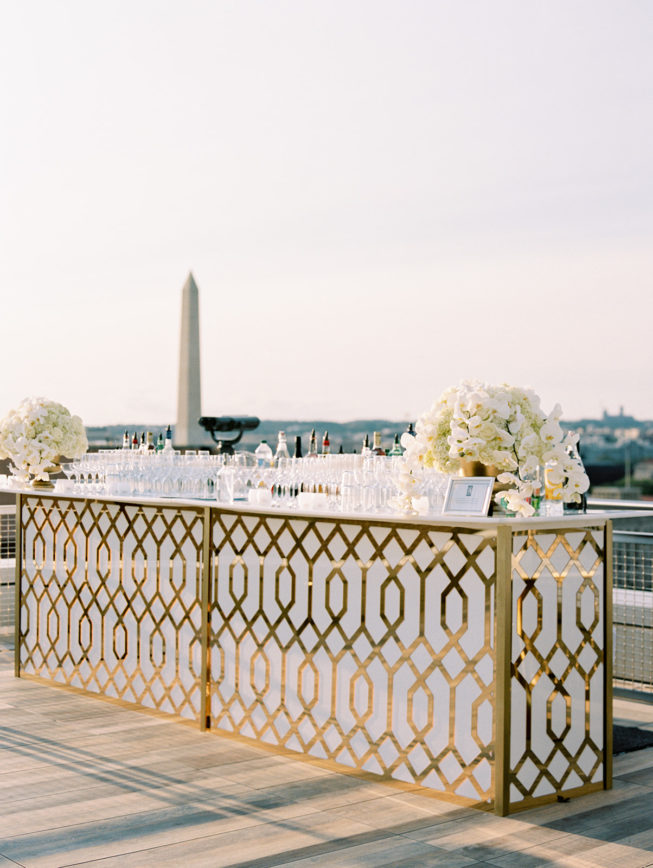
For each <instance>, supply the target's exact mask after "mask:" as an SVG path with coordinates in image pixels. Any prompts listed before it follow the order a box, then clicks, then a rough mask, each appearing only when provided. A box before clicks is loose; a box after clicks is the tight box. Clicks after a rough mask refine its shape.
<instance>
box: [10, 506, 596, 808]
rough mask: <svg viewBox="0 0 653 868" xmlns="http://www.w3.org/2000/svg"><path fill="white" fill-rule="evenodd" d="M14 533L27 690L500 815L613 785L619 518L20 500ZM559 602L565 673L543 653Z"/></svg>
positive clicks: (18, 659)
mask: <svg viewBox="0 0 653 868" xmlns="http://www.w3.org/2000/svg"><path fill="white" fill-rule="evenodd" d="M16 534H17V545H16V651H15V672H16V675H17V676H20V675H23V674H25V675H28V676H30V677H38V678H41V679H45V680H48V681H49V682H54V683H58V684H60V685H62V686H68V687H70V688H71V689H83V690H85V691H87V692H93V693H97V694H99V695H106V696H107V697H109V698H112V699H113V701H120V700H122V701H129V702H133V703H136V704H139V705H143V706H146V707H148V708H150V709H155V710H156V709H158V710H160V711H164V712H166V713H173V714H178V715H182V716H185V717H187V718H188V717H190V718H191V720H194V721H195V722H196V724H199V726H200V728H202V729H207V728H210V729H215V730H216V731H217V732H221V733H224V734H227V735H229V736H230V737H234V738H249V739H252V738H253V739H255V740H256V741H257V743H259V744H261V745H263V746H265V747H266V748H267V749H270V750H275V751H278V752H281V753H285V754H289V755H293V756H294V757H297V755H298V753H299V754H300V755H304V756H306V757H308V758H311V759H312V760H315V761H317V762H319V763H320V764H322V765H327V766H329V767H333V768H337V769H339V770H341V771H346V772H347V773H357V774H362V775H365V776H367V775H372V776H373V777H375V779H379V776H380V777H381V779H384V780H387V781H392V782H393V783H394V784H395V785H397V786H401V787H408V788H413V787H415V786H418V787H426V788H429V791H430V792H431V793H433V794H434V795H436V796H439V797H444V798H447V799H450V800H453V801H458V802H462V803H464V804H476V805H478V806H479V807H483V808H484V809H493V810H494V811H495V812H496V813H498V814H507V813H509V812H510V811H514V810H521V809H523V808H525V807H530V806H531V805H533V804H539V803H541V802H544V801H547V800H550V799H552V798H556V797H557V796H559V795H563V794H564V795H565V796H570V795H578V794H581V793H584V792H589V791H592V790H594V789H596V788H598V787H602V786H604V787H606V788H608V787H610V786H611V783H612V781H611V774H612V767H611V735H612V733H611V723H612V710H611V701H612V683H611V662H612V661H611V644H612V635H611V604H612V598H611V589H612V571H611V545H612V536H611V534H612V528H611V524H610V522H608V523H607V524H606V525H605V527H604V526H603V523H601V522H598V523H597V522H594V523H592V521H591V520H590V519H589V518H588V525H587V526H584V527H582V528H577V527H565V526H564V525H562V524H561V523H560V522H558V523H557V524H555V523H553V522H552V523H548V525H544V526H539V527H538V529H537V530H535V529H533V530H528V531H524V530H523V529H521V528H519V527H512V526H511V525H510V524H503V523H502V524H496V525H485V526H483V525H479V526H477V527H473V526H472V527H457V526H455V525H453V524H444V523H442V524H437V525H435V524H428V525H426V524H419V523H408V522H403V521H401V522H393V521H391V520H378V521H377V520H374V519H373V518H369V517H366V518H365V519H364V520H360V521H357V520H355V519H341V518H339V517H338V518H336V517H333V516H324V517H301V516H295V515H283V514H267V513H266V514H263V513H261V514H259V513H253V512H249V511H248V510H247V511H245V510H239V509H237V508H229V507H224V508H223V507H217V508H216V507H214V506H205V507H188V506H180V505H179V506H177V505H175V504H165V503H162V504H154V505H149V504H148V505H147V506H145V505H138V504H130V503H121V502H108V501H107V502H105V501H99V500H84V499H80V498H75V497H65V498H59V497H54V496H51V495H42V494H40V493H39V494H38V495H37V494H34V495H22V496H21V495H18V497H17V504H16ZM547 594H548V595H549V598H548V599H549V606H548V609H547V611H549V609H550V613H551V612H555V620H556V623H557V624H558V626H557V628H556V629H557V630H558V633H557V636H558V639H557V641H558V644H560V647H561V648H563V652H564V653H563V654H562V658H561V657H560V655H559V654H558V655H557V656H556V654H557V648H553V647H552V648H548V647H545V646H543V645H542V639H541V636H542V635H543V631H544V632H546V629H548V627H547V619H549V618H550V613H549V615H543V614H542V613H543V612H544V610H545V609H544V599H545V596H546V595H547ZM552 594H553V596H551V595H552ZM588 601H589V602H588ZM588 612H589V615H588ZM529 613H530V614H529ZM565 630H567V631H568V632H569V631H570V633H569V635H567V633H564V631H565ZM84 631H87V633H86V634H84V635H85V638H84V640H82V634H83V632H84ZM561 631H562V632H561ZM571 634H573V636H572V638H574V637H575V638H576V639H578V636H580V639H578V641H577V646H574V647H572V646H573V642H572V641H571V639H570V635H571ZM576 634H578V636H577V635H576ZM182 637H183V638H182ZM545 644H546V643H545ZM565 655H566V656H565ZM561 660H562V662H561ZM560 666H562V669H560ZM525 672H526V674H524V673H525ZM556 673H557V674H556ZM570 678H571V681H572V682H574V683H575V684H576V685H578V684H580V683H581V682H582V684H583V687H582V691H581V693H582V696H580V695H579V697H576V696H575V695H574V696H571V694H570V690H572V688H571V687H570V684H571V682H569V683H567V682H568V681H569V679H570ZM547 679H548V681H547ZM579 679H580V681H579ZM542 683H550V684H551V685H552V687H551V696H550V697H549V699H547V701H546V712H545V713H544V714H540V713H539V712H538V713H535V711H534V709H535V708H536V707H538V708H539V707H540V706H541V703H542V697H541V696H540V695H539V694H538V691H540V692H541V687H539V686H538V685H540V684H542ZM573 690H576V688H575V687H574V688H573ZM572 692H573V691H572ZM599 694H600V695H599ZM515 698H516V700H517V705H515ZM561 702H562V703H564V704H565V707H566V709H567V711H566V715H567V718H566V724H565V725H564V726H563V727H561V729H560V731H559V732H557V731H555V725H557V724H555V720H554V718H556V714H557V719H558V721H559V718H560V708H561V707H562V706H561V705H560V703H561ZM579 702H582V706H583V708H584V709H586V712H583V713H582V714H584V717H582V714H581V717H579V716H578V715H579V712H578V708H579V707H580V706H579V705H578V703H579ZM601 702H602V703H603V712H602V714H603V718H602V726H603V733H602V735H601V736H600V737H599V736H598V735H597V734H596V731H595V729H591V728H590V717H589V708H590V706H591V707H592V708H594V707H598V706H597V703H598V704H599V705H600V703H601ZM538 703H540V706H538ZM554 705H555V707H556V708H558V712H555V708H554ZM524 709H525V710H524ZM572 718H573V721H572V720H571V719H572ZM541 720H543V721H545V728H546V729H545V731H544V730H542V728H541V727H540V730H539V734H538V733H536V732H535V730H536V729H537V726H538V725H539V722H540V721H541ZM579 726H580V727H581V729H582V732H580V730H578V727H579ZM594 726H595V724H594ZM572 727H576V730H575V732H576V734H578V733H579V732H580V735H581V746H580V748H579V749H578V750H577V751H575V752H574V750H572V749H570V748H567V747H566V743H565V740H566V739H567V737H568V736H569V733H570V732H571V728H572ZM543 732H544V734H542V733H543ZM551 738H553V739H554V740H555V745H554V748H553V749H550V750H549V747H550V744H549V743H550V742H551ZM547 739H548V741H547ZM519 743H523V744H524V745H525V750H523V751H522V753H521V755H519V753H517V755H516V759H515V751H518V748H517V745H518V744H519ZM547 751H549V752H548V753H547ZM583 752H585V753H583ZM561 758H563V759H561ZM563 760H564V762H563ZM554 761H555V762H554ZM552 762H553V763H554V765H555V764H557V766H558V768H557V771H554V770H552V768H550V766H551V763H552ZM561 763H562V765H561ZM529 769H530V771H529V774H530V776H531V779H529V778H528V775H526V774H525V770H529Z"/></svg>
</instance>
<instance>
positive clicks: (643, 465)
mask: <svg viewBox="0 0 653 868" xmlns="http://www.w3.org/2000/svg"><path fill="white" fill-rule="evenodd" d="M633 481H634V482H650V481H653V458H646V459H644V461H638V462H637V464H636V465H635V468H634V470H633Z"/></svg>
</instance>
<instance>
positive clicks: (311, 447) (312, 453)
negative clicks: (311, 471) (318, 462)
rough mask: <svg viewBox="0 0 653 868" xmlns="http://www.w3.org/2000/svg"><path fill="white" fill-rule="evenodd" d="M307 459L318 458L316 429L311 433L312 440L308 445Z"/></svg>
mask: <svg viewBox="0 0 653 868" xmlns="http://www.w3.org/2000/svg"><path fill="white" fill-rule="evenodd" d="M306 457H307V458H316V457H317V437H316V436H315V428H313V430H312V431H311V439H310V441H309V444H308V455H307V456H306Z"/></svg>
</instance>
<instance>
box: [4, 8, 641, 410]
mask: <svg viewBox="0 0 653 868" xmlns="http://www.w3.org/2000/svg"><path fill="white" fill-rule="evenodd" d="M652 44H653V3H650V2H648V0H609V2H606V0H547V2H546V3H543V2H535V0H492V2H487V0H265V2H264V0H258V2H253V0H228V2H227V0H210V2H209V0H206V2H198V0H190V2H189V0H185V2H184V3H179V2H171V0H129V2H127V0H111V2H110V3H109V2H105V0H93V2H90V3H89V2H88V0H56V2H53V0H22V2H20V3H16V2H10V0H0V81H1V82H2V85H1V86H0V126H1V135H0V293H1V298H0V336H1V337H0V341H1V342H0V346H1V347H2V357H3V360H4V363H3V364H2V372H1V374H0V416H2V415H4V414H5V412H7V411H8V410H9V409H11V408H12V407H14V406H15V405H16V404H17V403H18V402H19V401H20V400H21V399H22V398H24V397H26V396H29V395H44V396H47V397H49V398H51V399H53V400H56V401H60V402H61V403H63V404H65V405H66V406H67V407H69V409H70V410H71V412H73V413H77V414H79V415H81V416H82V418H83V420H84V421H85V422H86V424H88V425H101V424H110V423H122V422H125V423H126V422H143V423H158V424H163V423H167V422H168V421H170V422H173V423H174V418H175V415H176V400H177V394H176V393H177V365H178V354H179V326H180V308H181V289H182V286H183V284H184V282H185V280H186V277H187V275H188V272H189V271H192V272H193V274H194V277H195V280H196V282H197V285H198V287H199V291H200V317H201V360H202V410H203V413H204V414H206V415H223V414H225V415H231V414H239V413H243V414H251V415H258V416H260V417H262V418H272V419H274V418H279V419H282V418H298V419H311V418H326V419H333V420H339V421H344V420H348V419H361V418H393V419H406V420H410V419H414V418H416V417H417V416H418V415H419V413H420V412H422V411H423V410H424V409H426V408H428V407H430V406H431V404H432V403H433V402H434V401H435V400H436V399H437V397H438V396H439V394H440V393H441V392H442V391H443V390H444V389H445V388H447V387H448V386H450V385H453V384H455V383H457V382H459V381H460V380H461V379H464V378H476V379H480V380H485V381H487V382H491V383H500V382H508V383H511V384H514V385H520V386H529V387H532V388H534V389H535V390H536V392H538V394H539V395H540V396H541V398H542V404H543V407H544V409H546V410H549V409H551V408H552V407H553V405H554V404H555V403H556V402H559V403H561V404H562V407H563V411H564V414H565V417H566V418H569V419H575V418H579V417H582V416H598V415H600V414H601V412H602V411H603V410H604V409H605V410H608V411H609V412H611V413H616V412H618V410H619V407H620V406H622V405H623V406H624V408H625V411H626V412H627V413H632V414H633V415H635V416H638V417H639V418H648V419H653V386H652V385H651V384H652V382H653V370H652V368H653V351H652V349H651V342H652V336H653V335H652V328H651V324H652V322H653V317H652V314H653V301H652V299H653V285H652V284H653V281H652V275H653V244H652V243H651V242H652V239H653V161H652V160H651V154H652V153H653V111H651V93H652V92H653V91H652V85H653V52H651V50H650V49H651V45H652Z"/></svg>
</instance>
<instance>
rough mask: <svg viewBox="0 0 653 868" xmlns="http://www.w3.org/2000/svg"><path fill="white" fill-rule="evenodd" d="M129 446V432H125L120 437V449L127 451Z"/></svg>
mask: <svg viewBox="0 0 653 868" xmlns="http://www.w3.org/2000/svg"><path fill="white" fill-rule="evenodd" d="M130 446H131V440H130V439H129V431H125V433H124V434H123V435H122V448H123V449H129V447H130Z"/></svg>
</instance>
